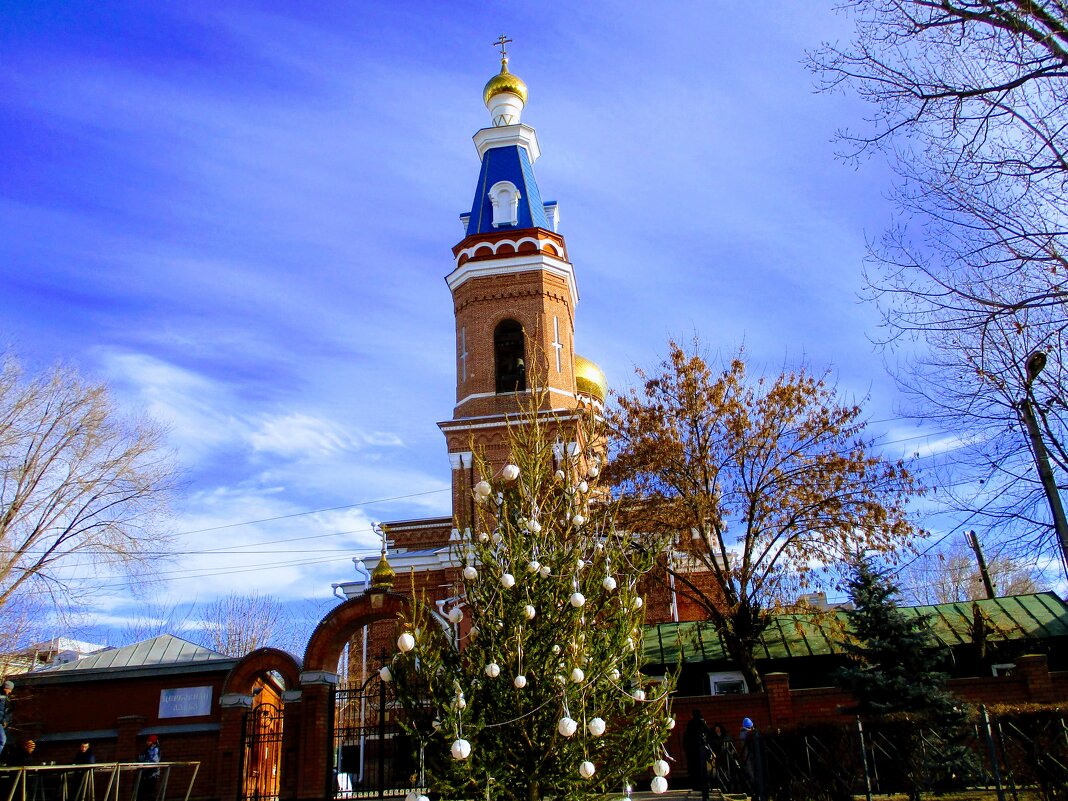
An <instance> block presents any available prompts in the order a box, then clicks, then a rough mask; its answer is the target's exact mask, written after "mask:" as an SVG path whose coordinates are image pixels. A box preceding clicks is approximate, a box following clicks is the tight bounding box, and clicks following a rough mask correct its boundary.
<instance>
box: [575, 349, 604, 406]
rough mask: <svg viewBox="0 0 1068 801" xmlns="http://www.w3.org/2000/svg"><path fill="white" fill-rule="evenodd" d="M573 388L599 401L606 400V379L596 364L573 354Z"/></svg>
mask: <svg viewBox="0 0 1068 801" xmlns="http://www.w3.org/2000/svg"><path fill="white" fill-rule="evenodd" d="M575 389H577V390H578V391H579V392H580V393H582V394H584V395H590V396H592V397H594V398H596V399H597V400H599V401H600V402H601V403H604V402H605V401H606V400H608V379H607V378H605V375H604V372H603V371H602V370H601V368H600V367H598V366H597V365H596V364H594V363H593V362H591V361H590V360H589V359H586V358H584V357H582V356H579V355H578V354H577V353H576V354H575Z"/></svg>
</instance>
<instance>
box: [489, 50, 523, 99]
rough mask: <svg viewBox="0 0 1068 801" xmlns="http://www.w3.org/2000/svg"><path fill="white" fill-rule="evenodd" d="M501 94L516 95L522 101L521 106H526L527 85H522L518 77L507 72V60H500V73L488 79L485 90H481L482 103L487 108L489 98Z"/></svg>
mask: <svg viewBox="0 0 1068 801" xmlns="http://www.w3.org/2000/svg"><path fill="white" fill-rule="evenodd" d="M501 92H511V93H512V94H513V95H517V96H518V97H519V99H520V100H522V101H523V105H526V102H527V85H526V84H525V83H523V81H522V80H521V79H520V78H519V76H518V75H513V74H512V73H510V72H509V71H508V59H507V58H502V59H501V71H500V73H499V74H497V75H494V76H493V77H492V78H490V79H489V83H487V84H486V88H485V89H483V90H482V102H483V103H485V104H486V105H487V106H488V105H489V102H490V98H491V97H493V96H494V95H499V94H500V93H501Z"/></svg>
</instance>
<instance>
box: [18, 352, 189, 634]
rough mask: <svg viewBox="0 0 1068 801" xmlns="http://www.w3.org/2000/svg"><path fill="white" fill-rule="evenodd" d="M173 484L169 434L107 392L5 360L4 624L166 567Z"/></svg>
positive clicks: (63, 373)
mask: <svg viewBox="0 0 1068 801" xmlns="http://www.w3.org/2000/svg"><path fill="white" fill-rule="evenodd" d="M173 476H174V472H173V467H172V460H171V455H170V453H169V452H167V451H166V450H165V448H164V446H163V434H162V431H161V430H160V428H159V427H158V426H157V425H155V424H154V423H152V422H151V421H147V420H139V419H129V418H126V417H124V416H123V415H121V414H120V412H119V410H118V409H117V408H116V406H115V403H114V401H113V400H112V399H111V397H110V395H109V394H108V391H107V388H106V387H105V386H103V385H101V384H91V383H87V382H86V381H84V380H83V379H81V378H80V377H79V376H78V375H77V373H75V372H74V371H73V370H71V369H68V368H63V367H57V368H55V369H53V370H50V371H48V372H45V373H42V374H40V375H26V374H25V373H24V371H23V370H22V369H21V367H20V366H19V364H18V362H17V361H15V360H14V359H12V358H8V359H7V360H5V361H4V362H3V364H2V366H0V617H3V616H4V615H5V613H6V610H7V609H8V608H9V607H12V608H13V607H14V606H15V605H16V604H17V603H23V604H25V603H33V602H38V601H44V602H45V603H47V604H48V605H51V606H52V607H53V608H56V607H58V608H63V607H65V606H66V605H67V604H69V603H70V602H71V601H72V600H75V599H76V598H78V597H80V595H81V594H82V593H85V592H91V591H92V590H93V588H94V586H96V585H97V584H99V582H100V579H101V577H107V578H110V579H113V578H114V577H115V575H116V574H122V575H126V576H129V577H134V576H137V575H138V574H139V573H140V572H141V571H142V570H143V568H144V567H145V566H147V565H149V564H151V563H152V561H153V560H155V559H158V558H159V557H160V554H161V553H165V552H166V541H167V538H166V536H165V534H164V532H163V531H162V529H161V526H160V523H161V521H162V515H163V513H164V511H165V509H166V504H167V500H168V498H169V494H170V491H171V488H172V486H173Z"/></svg>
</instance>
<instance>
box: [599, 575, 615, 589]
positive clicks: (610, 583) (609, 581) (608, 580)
mask: <svg viewBox="0 0 1068 801" xmlns="http://www.w3.org/2000/svg"><path fill="white" fill-rule="evenodd" d="M601 586H602V587H604V588H605V589H606V590H608V591H609V592H611V591H612V590H614V589H615V588H616V580H615V579H614V578H612V577H611V576H605V577H604V581H602V582H601Z"/></svg>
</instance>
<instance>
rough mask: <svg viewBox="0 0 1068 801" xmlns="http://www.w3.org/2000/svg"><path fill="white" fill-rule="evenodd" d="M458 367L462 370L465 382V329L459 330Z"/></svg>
mask: <svg viewBox="0 0 1068 801" xmlns="http://www.w3.org/2000/svg"><path fill="white" fill-rule="evenodd" d="M460 366H461V367H462V368H463V380H464V381H466V380H467V327H466V326H464V327H462V328H461V329H460Z"/></svg>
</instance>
